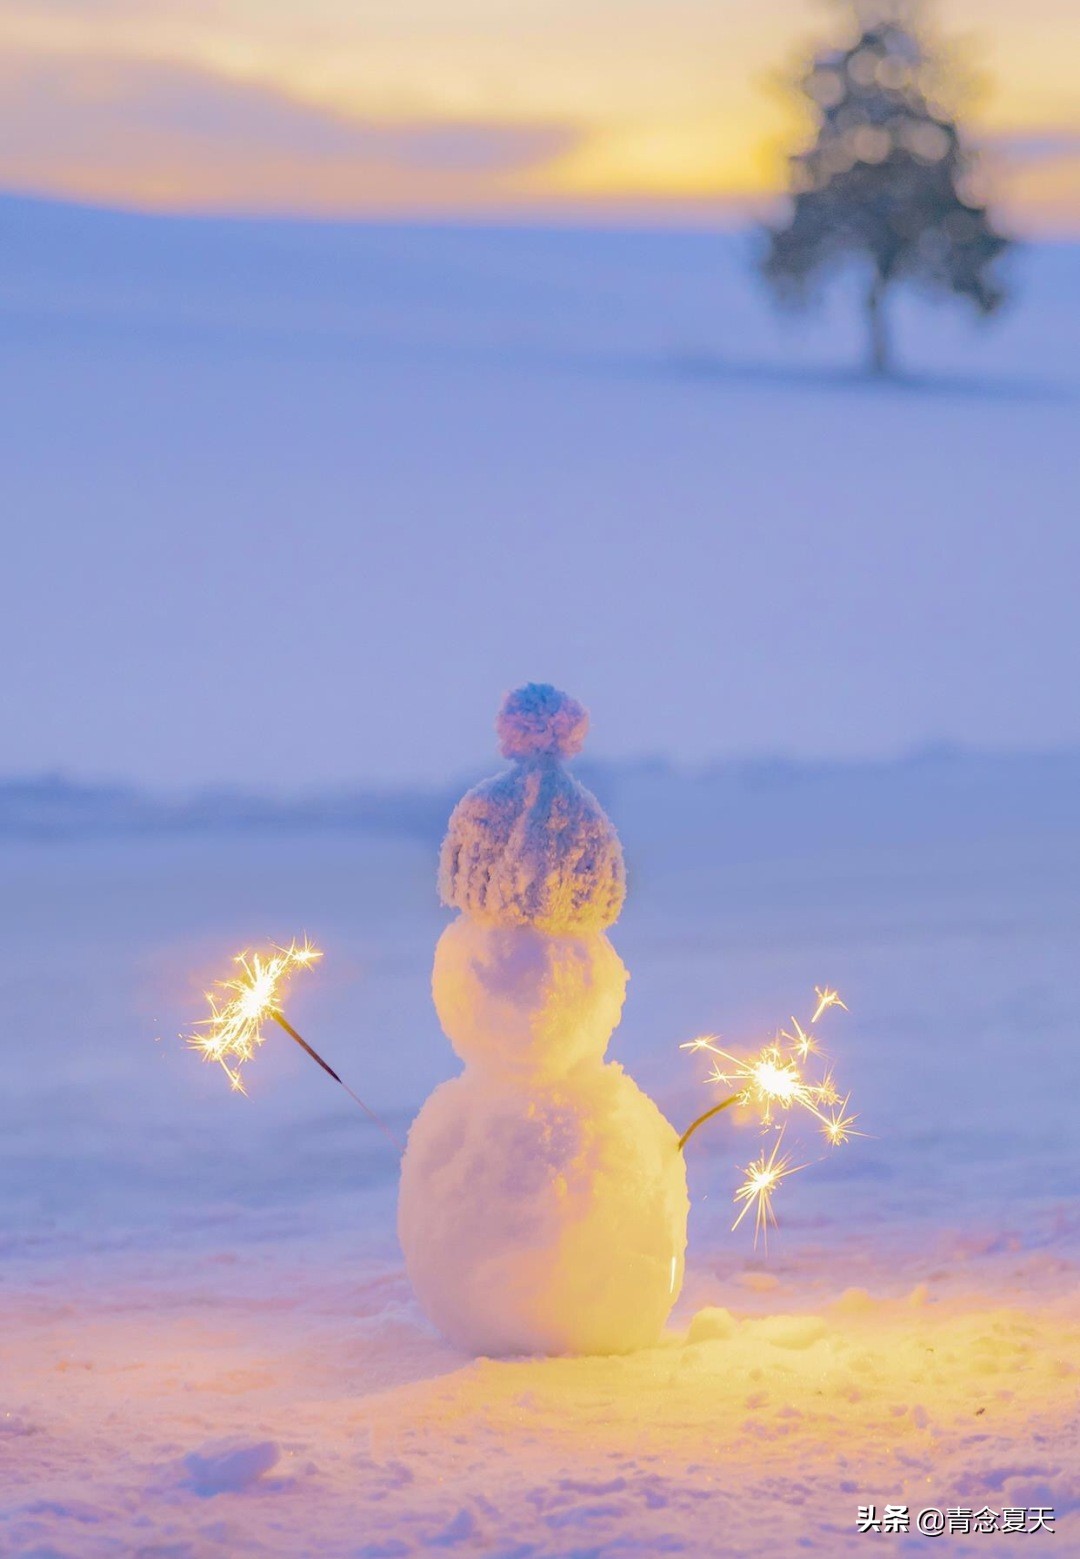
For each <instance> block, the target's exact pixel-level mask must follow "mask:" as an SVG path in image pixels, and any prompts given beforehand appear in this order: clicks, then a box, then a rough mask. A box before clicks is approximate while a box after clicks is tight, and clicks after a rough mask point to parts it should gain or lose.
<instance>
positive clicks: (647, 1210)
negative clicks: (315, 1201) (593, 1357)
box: [398, 683, 689, 1354]
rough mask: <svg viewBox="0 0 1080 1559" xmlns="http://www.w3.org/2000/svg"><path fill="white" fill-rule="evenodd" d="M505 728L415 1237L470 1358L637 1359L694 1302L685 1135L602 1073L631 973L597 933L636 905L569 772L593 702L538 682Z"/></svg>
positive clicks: (414, 1185)
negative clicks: (460, 1063)
mask: <svg viewBox="0 0 1080 1559" xmlns="http://www.w3.org/2000/svg"><path fill="white" fill-rule="evenodd" d="M497 723H498V730H499V736H500V740H501V742H502V747H503V752H504V754H506V755H509V756H514V755H516V756H517V759H518V761H517V764H516V766H515V769H514V770H513V771H512V772H511V775H510V776H509V779H510V781H511V782H512V783H511V784H509V785H508V784H507V777H506V776H500V777H499V778H498V779H497V780H495V781H488V782H487V783H486V784H485V785H480V786H477V787H476V788H475V789H473V790H472V791H470V792H469V794H468V795H467V796H466V797H465V799H464V801H463V802H461V803H459V805H458V806H457V807H456V808H455V810H454V813H453V816H452V817H451V819H450V827H449V831H448V833H447V838H446V841H445V842H444V844H443V850H442V856H441V865H440V881H441V887H442V894H443V897H444V899H446V900H447V901H448V902H451V903H457V904H459V905H460V906H461V907H462V908H463V911H464V912H463V913H462V914H461V915H460V916H459V917H458V919H457V920H456V921H455V922H453V924H452V925H450V926H448V927H447V929H446V931H444V933H443V935H442V937H441V938H440V939H439V943H438V946H437V948H436V953H435V965H434V970H433V973H432V994H433V996H434V1000H435V1008H436V1011H437V1012H438V1014H439V1017H440V1020H441V1021H442V1022H443V1025H444V1028H445V1030H446V1033H447V1035H448V1037H449V1038H450V1040H451V1042H452V1043H453V1045H454V1048H455V1050H456V1051H457V1053H458V1055H459V1056H461V1058H462V1059H463V1060H464V1061H465V1063H466V1070H465V1074H464V1076H462V1077H459V1078H456V1079H454V1080H453V1081H452V1082H449V1083H445V1084H444V1085H443V1087H442V1088H440V1089H438V1090H437V1091H436V1092H435V1094H433V1095H432V1097H431V1098H430V1099H429V1100H428V1102H427V1103H426V1104H425V1105H424V1108H423V1109H422V1110H421V1111H420V1114H419V1115H418V1117H417V1119H416V1121H415V1122H414V1123H413V1127H412V1130H411V1131H410V1133H409V1141H408V1146H407V1148H406V1152H405V1157H404V1160H403V1162H402V1175H401V1196H400V1203H399V1212H398V1233H399V1236H400V1239H401V1245H402V1249H403V1251H404V1252H405V1262H406V1266H407V1268H408V1271H409V1276H410V1277H411V1279H412V1281H413V1285H414V1287H415V1289H416V1292H417V1295H418V1296H419V1298H420V1301H421V1303H422V1304H423V1306H424V1308H425V1310H426V1311H427V1313H428V1315H430V1316H431V1318H432V1320H434V1321H435V1323H436V1325H437V1326H438V1327H439V1329H440V1330H441V1331H442V1332H443V1333H444V1335H445V1336H447V1337H448V1338H450V1340H451V1341H453V1342H455V1343H457V1344H458V1345H459V1346H460V1347H462V1348H465V1349H467V1350H468V1351H470V1352H473V1353H483V1354H514V1353H548V1354H557V1353H579V1354H589V1353H629V1352H632V1351H633V1350H634V1349H635V1348H641V1347H646V1346H649V1345H651V1344H654V1343H655V1342H656V1341H657V1339H658V1338H659V1336H660V1332H661V1329H662V1327H663V1325H664V1323H665V1321H666V1320H667V1318H668V1315H669V1314H670V1312H671V1308H672V1306H673V1305H674V1303H675V1301H676V1300H677V1298H678V1296H679V1289H680V1287H681V1285H682V1274H683V1262H684V1256H685V1250H686V1220H687V1213H688V1210H689V1203H688V1199H687V1191H686V1169H685V1164H684V1161H683V1157H682V1154H681V1152H680V1151H679V1147H678V1138H677V1134H676V1132H675V1131H674V1129H673V1128H672V1126H671V1125H670V1124H669V1123H668V1121H666V1120H665V1119H664V1117H663V1115H662V1114H661V1113H660V1111H659V1110H658V1109H657V1108H656V1106H655V1105H654V1104H653V1103H652V1101H651V1100H649V1099H648V1098H646V1096H645V1095H644V1094H643V1093H642V1092H641V1090H640V1089H639V1088H638V1087H637V1085H636V1084H635V1083H633V1082H632V1081H631V1080H630V1078H628V1077H627V1076H626V1075H625V1074H624V1073H623V1071H622V1068H621V1067H619V1066H617V1065H615V1064H605V1061H604V1053H605V1051H606V1049H607V1045H608V1041H609V1039H610V1038H611V1035H612V1033H613V1031H614V1029H615V1026H616V1024H617V1023H618V1021H619V1016H620V1013H621V1012H622V1006H623V997H624V995H625V992H626V981H627V972H626V969H625V967H624V965H623V962H622V960H621V959H620V958H619V956H618V954H617V953H616V952H615V949H614V948H613V947H612V945H611V943H610V942H609V941H608V939H607V937H606V936H605V935H604V933H603V931H602V930H598V929H593V928H595V927H596V926H597V925H600V926H606V925H608V924H610V922H611V920H612V919H613V918H614V914H616V913H617V912H618V908H619V906H620V905H621V902H622V887H623V876H622V851H621V849H620V846H619V841H618V836H617V835H616V833H615V829H614V827H613V826H612V824H611V822H610V820H609V819H608V817H607V815H606V813H605V812H604V811H603V809H602V807H601V806H600V804H599V802H598V801H597V800H596V798H595V797H594V796H592V795H590V794H589V792H587V791H585V790H584V789H583V788H582V787H581V786H579V785H577V784H576V783H575V782H574V781H573V780H571V779H570V777H569V775H567V774H566V773H565V771H564V770H563V769H562V766H561V761H560V760H561V757H562V756H563V755H564V754H567V753H571V752H574V751H576V750H577V748H578V746H579V745H580V742H581V740H582V739H583V738H584V733H585V729H586V726H587V723H588V717H587V715H586V713H585V711H584V709H583V708H582V707H581V705H580V704H578V703H576V701H575V700H574V699H572V698H569V697H568V696H567V695H566V694H565V693H560V692H558V691H557V690H556V689H555V688H552V687H550V686H548V685H546V684H537V683H529V684H528V685H527V686H525V687H522V688H518V689H517V690H516V692H513V693H510V694H509V695H508V696H507V697H506V699H505V700H504V701H503V705H502V708H501V709H500V712H499V717H498V722H497ZM493 794H495V795H496V796H497V798H498V799H497V801H496V802H495V804H494V806H493V805H492V804H491V798H492V795H493ZM492 820H494V826H492ZM583 841H585V843H584V845H583ZM463 860H464V861H467V863H468V864H467V866H466V867H464V868H463V867H462V862H463ZM616 871H617V878H616ZM616 882H617V886H618V890H619V894H618V903H616V904H614V908H613V889H614V887H615V884H616ZM473 903H475V904H476V905H477V909H478V913H476V914H473V913H469V906H470V905H471V904H473ZM495 914H497V917H498V918H497V921H496V923H495V924H492V916H493V915H495ZM583 928H584V929H583ZM575 933H576V934H575Z"/></svg>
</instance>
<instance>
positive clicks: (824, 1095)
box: [679, 986, 862, 1244]
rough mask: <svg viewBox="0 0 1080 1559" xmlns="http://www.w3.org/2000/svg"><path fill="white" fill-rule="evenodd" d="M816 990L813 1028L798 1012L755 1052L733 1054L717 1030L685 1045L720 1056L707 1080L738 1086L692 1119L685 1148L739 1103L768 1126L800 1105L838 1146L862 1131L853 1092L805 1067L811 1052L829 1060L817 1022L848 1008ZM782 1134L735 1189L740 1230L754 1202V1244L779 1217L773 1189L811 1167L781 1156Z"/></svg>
mask: <svg viewBox="0 0 1080 1559" xmlns="http://www.w3.org/2000/svg"><path fill="white" fill-rule="evenodd" d="M814 995H815V997H816V999H817V1005H816V1006H815V1008H814V1013H813V1016H812V1017H811V1018H810V1022H809V1025H808V1027H807V1028H805V1029H804V1028H803V1026H802V1024H801V1023H800V1022H799V1020H798V1019H797V1018H794V1017H793V1018H792V1019H791V1028H790V1029H781V1030H780V1032H779V1033H778V1034H777V1036H776V1038H775V1039H774V1040H773V1041H772V1042H771V1043H770V1044H768V1045H766V1046H765V1047H764V1048H763V1049H762V1050H760V1051H759V1052H758V1053H757V1054H756V1055H752V1056H735V1055H732V1054H731V1053H730V1052H729V1051H727V1050H724V1049H722V1048H721V1046H720V1044H719V1042H718V1039H717V1036H716V1035H715V1034H703V1035H701V1036H700V1037H699V1038H697V1039H692V1040H690V1041H689V1042H688V1043H687V1044H685V1045H682V1046H681V1047H680V1048H681V1049H683V1050H693V1051H697V1050H706V1051H708V1052H709V1054H710V1055H712V1056H715V1057H717V1058H718V1059H717V1060H715V1061H714V1062H713V1067H712V1071H711V1072H710V1073H709V1076H708V1081H709V1082H711V1083H720V1084H722V1085H723V1086H725V1087H735V1092H733V1093H730V1094H729V1095H728V1096H727V1097H726V1098H724V1099H721V1100H720V1102H719V1104H714V1105H713V1106H712V1108H711V1109H708V1110H705V1111H704V1113H703V1114H701V1115H699V1116H698V1117H697V1119H696V1120H694V1121H692V1122H691V1123H690V1125H689V1126H688V1127H687V1128H686V1130H685V1131H684V1132H683V1134H682V1136H681V1137H680V1138H679V1147H680V1148H681V1149H682V1148H685V1147H686V1144H687V1143H688V1142H689V1140H690V1138H691V1137H692V1136H693V1135H694V1132H695V1131H697V1129H698V1127H699V1126H704V1124H705V1122H706V1121H708V1120H711V1119H712V1118H713V1116H714V1115H719V1114H720V1112H721V1111H722V1110H727V1109H730V1108H731V1106H732V1105H734V1104H738V1105H743V1106H753V1107H755V1108H756V1109H757V1110H758V1112H759V1118H760V1122H761V1125H762V1127H763V1128H767V1127H770V1126H772V1125H774V1124H775V1122H776V1117H777V1115H778V1114H781V1113H786V1112H790V1111H791V1110H793V1109H795V1108H799V1109H803V1110H806V1111H807V1112H808V1113H809V1114H810V1115H812V1116H813V1117H814V1118H815V1120H816V1121H817V1123H818V1127H819V1129H820V1131H821V1133H822V1135H823V1136H824V1138H825V1140H826V1142H827V1143H829V1145H830V1146H831V1147H839V1146H840V1145H841V1144H842V1143H845V1142H847V1141H849V1140H850V1138H852V1137H859V1136H861V1135H862V1133H861V1132H858V1131H856V1130H855V1129H854V1125H855V1121H856V1120H857V1119H858V1117H857V1116H856V1115H853V1114H850V1113H849V1111H848V1105H849V1103H850V1101H851V1095H850V1094H847V1095H846V1096H845V1097H843V1098H841V1096H840V1093H839V1090H838V1089H837V1087H836V1084H835V1082H834V1080H833V1074H832V1069H831V1068H830V1067H828V1066H827V1065H826V1066H825V1070H824V1071H823V1073H822V1074H821V1076H820V1078H819V1079H818V1080H817V1081H816V1082H815V1081H810V1080H809V1079H808V1078H807V1077H806V1076H805V1074H804V1071H803V1068H804V1066H805V1064H806V1062H807V1061H808V1060H809V1058H810V1057H811V1056H818V1057H820V1058H821V1059H822V1061H823V1062H824V1057H822V1056H821V1050H820V1047H819V1045H818V1042H817V1040H816V1038H815V1036H814V1034H813V1032H812V1030H813V1026H814V1024H815V1023H817V1021H818V1019H819V1018H821V1017H822V1016H823V1014H824V1013H826V1012H827V1011H828V1010H829V1009H830V1008H831V1007H840V1008H841V1009H842V1010H843V1011H844V1012H846V1011H847V1007H846V1006H845V1004H844V1003H843V1002H842V1001H841V1000H840V997H839V994H838V993H837V992H836V991H834V990H832V989H830V987H829V986H825V987H822V986H815V987H814ZM736 1085H737V1086H736ZM782 1139H783V1132H782V1131H781V1134H780V1137H779V1138H778V1139H777V1142H776V1144H775V1146H774V1148H773V1151H772V1153H771V1154H769V1155H768V1156H766V1154H765V1153H764V1152H762V1154H761V1156H760V1158H758V1159H757V1160H755V1162H754V1163H752V1164H750V1165H748V1166H747V1168H746V1169H745V1170H744V1175H745V1179H744V1180H743V1183H742V1184H741V1185H740V1186H739V1188H738V1190H737V1191H736V1192H735V1204H736V1206H738V1205H739V1203H740V1202H741V1203H742V1204H743V1205H742V1210H741V1211H740V1213H739V1216H738V1217H737V1218H736V1220H735V1222H734V1224H733V1225H732V1227H733V1228H735V1229H737V1228H738V1227H739V1224H740V1223H741V1222H742V1221H743V1219H744V1218H745V1217H746V1214H747V1213H748V1212H749V1211H750V1209H751V1207H753V1208H754V1210H755V1216H754V1243H755V1244H756V1243H757V1237H758V1235H759V1234H765V1233H766V1231H767V1227H768V1224H769V1223H770V1222H772V1223H774V1224H775V1222H776V1217H775V1214H774V1212H773V1205H772V1193H773V1192H774V1191H775V1189H776V1188H777V1186H779V1185H780V1184H781V1183H782V1181H784V1180H785V1179H786V1178H787V1177H788V1175H793V1174H795V1173H796V1170H797V1169H804V1168H805V1167H806V1166H805V1165H804V1164H800V1165H798V1166H796V1169H793V1168H791V1157H790V1155H785V1156H784V1157H782V1158H781V1157H780V1156H779V1154H780V1143H781V1141H782Z"/></svg>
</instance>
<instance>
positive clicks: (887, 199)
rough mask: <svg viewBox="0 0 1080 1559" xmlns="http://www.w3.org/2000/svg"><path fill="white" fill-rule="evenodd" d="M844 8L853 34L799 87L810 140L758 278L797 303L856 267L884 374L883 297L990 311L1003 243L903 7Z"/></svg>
mask: <svg viewBox="0 0 1080 1559" xmlns="http://www.w3.org/2000/svg"><path fill="white" fill-rule="evenodd" d="M853 8H854V13H855V21H856V33H857V36H856V40H855V41H854V42H853V43H850V44H849V45H848V46H847V47H843V48H833V49H829V50H826V51H823V52H822V53H820V54H819V55H818V56H817V58H816V59H815V60H814V62H813V64H812V66H811V68H810V70H809V72H808V73H807V74H806V76H805V77H804V79H803V81H802V83H801V86H802V90H803V91H804V92H805V93H806V95H807V97H808V98H809V100H810V102H811V104H812V107H813V111H814V114H815V117H816V120H817V136H816V139H815V141H814V143H813V145H812V146H810V147H809V148H808V149H807V150H805V151H802V152H799V153H798V154H797V155H796V156H795V157H793V158H792V159H791V202H790V209H789V212H788V215H787V217H786V219H785V220H783V221H782V222H780V223H779V224H778V225H777V226H775V227H772V228H768V229H766V232H767V237H768V248H767V252H766V254H765V256H764V260H763V264H762V270H763V273H764V275H765V278H766V280H767V281H768V282H769V283H770V284H771V286H772V287H773V288H774V290H775V291H776V293H777V294H778V296H780V297H781V298H782V299H785V300H788V301H795V302H799V301H805V300H806V298H807V295H808V293H809V290H810V283H811V282H812V281H813V280H814V279H816V278H817V276H818V275H819V274H821V273H823V272H827V271H829V270H831V269H834V268H835V267H836V266H838V265H839V264H840V263H841V262H843V261H844V260H845V259H847V258H849V257H855V258H857V259H859V260H862V261H863V262H864V263H865V264H866V269H867V271H868V276H867V281H866V291H865V295H864V296H865V310H866V321H867V329H868V333H869V344H870V363H871V366H872V368H873V369H874V371H875V372H877V373H885V372H887V371H888V369H889V367H890V365H891V351H890V341H889V334H888V329H887V320H886V314H885V304H886V298H887V296H888V294H889V291H890V289H891V288H892V287H893V286H895V285H896V283H898V282H900V281H901V280H905V279H907V280H911V281H914V282H919V283H922V284H923V285H925V286H928V287H930V288H931V289H934V290H937V291H942V292H945V293H946V294H953V295H955V296H958V297H961V298H966V299H968V300H969V302H970V303H972V304H973V305H974V307H975V308H976V309H977V310H978V312H979V314H980V315H989V314H992V313H993V312H994V310H995V309H997V308H998V306H999V305H1000V303H1001V302H1002V300H1003V298H1004V296H1005V293H1004V289H1003V288H1002V286H1001V284H1000V282H999V281H998V279H997V277H996V276H995V275H994V270H995V262H996V261H997V260H998V258H999V257H1000V256H1001V255H1002V253H1003V252H1004V251H1005V250H1006V249H1007V248H1008V246H1009V241H1008V239H1006V238H1004V237H1003V236H1002V235H1001V234H1000V233H999V232H997V231H996V230H995V228H994V226H993V224H992V222H991V219H990V214H989V212H988V210H987V208H986V206H984V205H980V204H979V203H978V202H977V199H976V197H975V196H974V194H973V193H972V192H971V189H970V176H971V165H972V160H971V156H970V153H969V152H968V150H967V149H966V147H965V145H964V142H963V140H962V138H961V135H960V131H959V129H958V128H957V125H956V124H955V122H954V121H953V120H952V119H951V118H950V117H949V113H948V110H947V109H946V108H945V107H944V106H943V103H942V100H941V92H940V77H941V70H940V67H939V65H938V64H937V63H936V62H935V60H934V57H933V55H932V52H931V50H930V49H929V47H928V45H927V43H926V40H925V38H924V36H923V34H922V32H921V30H920V29H919V28H918V27H917V26H916V23H915V20H914V17H913V11H912V6H911V4H910V3H909V0H908V3H906V0H854V4H853Z"/></svg>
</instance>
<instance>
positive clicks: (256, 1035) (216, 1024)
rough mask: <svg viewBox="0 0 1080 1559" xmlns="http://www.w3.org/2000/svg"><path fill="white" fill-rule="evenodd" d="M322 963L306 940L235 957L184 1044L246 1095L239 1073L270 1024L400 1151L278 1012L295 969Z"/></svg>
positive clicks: (380, 1123)
mask: <svg viewBox="0 0 1080 1559" xmlns="http://www.w3.org/2000/svg"><path fill="white" fill-rule="evenodd" d="M321 957H322V953H321V952H320V951H319V949H318V948H317V947H313V946H312V944H311V943H310V942H309V941H308V940H307V938H306V937H305V939H304V941H303V942H297V941H292V942H290V943H289V945H288V947H278V946H274V947H272V948H271V950H270V951H269V952H268V953H255V952H244V953H238V954H237V955H236V957H235V958H234V959H233V962H234V963H235V964H236V966H237V969H238V970H239V973H238V974H236V975H234V976H233V978H232V979H231V980H218V981H217V982H216V983H215V985H214V988H213V990H210V991H207V993H206V999H207V1001H208V1002H209V1003H210V1016H209V1017H208V1018H204V1019H203V1020H202V1021H201V1022H199V1023H197V1024H196V1025H195V1030H194V1032H192V1033H191V1034H188V1035H186V1036H185V1037H186V1039H187V1043H188V1044H189V1045H190V1046H191V1048H192V1049H193V1050H197V1051H199V1053H200V1054H201V1055H202V1056H203V1058H204V1060H207V1061H216V1062H217V1063H218V1065H219V1066H221V1068H222V1069H223V1071H224V1072H225V1074H226V1076H227V1077H228V1079H229V1084H230V1086H231V1087H232V1088H233V1089H234V1091H235V1092H237V1093H246V1092H247V1090H246V1089H245V1087H244V1079H243V1075H242V1072H241V1068H242V1067H243V1066H244V1065H245V1063H246V1062H248V1061H250V1060H251V1059H252V1057H253V1056H254V1055H255V1052H256V1051H257V1050H258V1048H259V1046H260V1045H262V1044H263V1043H264V1041H265V1037H266V1036H265V1035H264V1033H263V1029H264V1028H265V1026H266V1024H267V1023H268V1022H270V1021H273V1022H274V1023H276V1024H277V1025H278V1027H279V1028H282V1029H284V1030H285V1032H286V1034H288V1036H289V1038H290V1039H293V1040H295V1041H296V1043H297V1044H298V1045H299V1046H300V1048H301V1050H303V1051H304V1052H305V1053H306V1054H307V1055H309V1056H310V1057H311V1059H312V1060H313V1061H315V1062H317V1063H318V1065H319V1066H321V1067H322V1069H323V1071H324V1072H326V1073H327V1075H328V1076H330V1077H332V1078H333V1079H334V1081H335V1083H337V1084H338V1085H339V1086H340V1087H341V1088H344V1090H345V1092H346V1093H347V1094H348V1095H349V1097H350V1098H351V1099H353V1100H354V1101H355V1102H356V1103H357V1104H358V1105H359V1106H360V1108H361V1109H362V1110H363V1111H365V1113H366V1114H367V1115H369V1116H370V1117H371V1119H372V1120H373V1121H374V1122H375V1124H376V1125H377V1126H378V1127H379V1129H380V1131H382V1132H384V1133H385V1134H386V1136H388V1137H389V1138H390V1141H391V1142H392V1143H393V1144H394V1146H395V1147H396V1148H398V1149H400V1143H399V1142H398V1140H397V1138H396V1137H395V1136H394V1134H393V1132H392V1131H391V1130H390V1128H389V1127H388V1126H387V1125H386V1123H385V1121H383V1120H381V1119H380V1117H379V1116H378V1115H376V1114H375V1111H374V1110H372V1109H371V1108H370V1107H369V1106H368V1105H366V1104H365V1103H364V1101H363V1099H361V1098H360V1096H359V1095H358V1094H355V1093H353V1091H352V1089H351V1088H350V1087H349V1085H348V1083H346V1082H345V1081H344V1080H343V1079H342V1078H341V1077H339V1076H338V1074H337V1072H335V1071H334V1069H333V1067H332V1066H330V1065H329V1064H328V1063H327V1062H326V1061H324V1060H323V1058H322V1056H321V1055H319V1053H318V1051H317V1050H314V1049H312V1047H311V1046H310V1045H309V1044H308V1042H307V1040H306V1039H304V1038H303V1036H302V1035H300V1034H298V1033H297V1032H296V1030H295V1029H294V1028H293V1026H292V1024H291V1023H290V1022H289V1021H288V1020H287V1019H286V1017H285V1014H284V1013H283V1012H282V1010H281V994H282V990H283V988H284V985H285V983H286V981H287V980H288V979H289V977H290V976H291V975H293V974H295V973H296V971H297V970H299V969H310V967H311V965H312V964H314V963H316V962H317V961H318V959H320V958H321Z"/></svg>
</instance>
